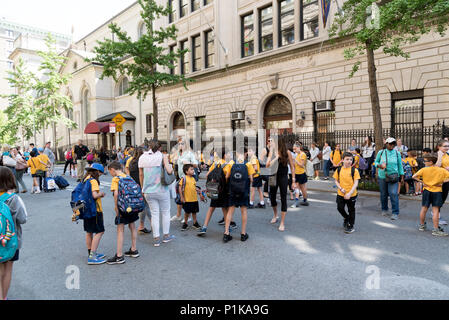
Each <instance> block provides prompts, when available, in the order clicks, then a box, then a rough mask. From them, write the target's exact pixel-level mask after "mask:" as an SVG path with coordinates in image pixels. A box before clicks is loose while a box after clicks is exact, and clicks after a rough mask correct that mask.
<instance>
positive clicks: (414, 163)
mask: <svg viewBox="0 0 449 320" xmlns="http://www.w3.org/2000/svg"><path fill="white" fill-rule="evenodd" d="M402 161H403V162H404V164H405V163H407V162H408V164H409V165H410V167H412V172H413V174H415V173H416V168H417V167H418V162H417V161H416V159H415V158H411V157H407V158H405V159H404V160H402Z"/></svg>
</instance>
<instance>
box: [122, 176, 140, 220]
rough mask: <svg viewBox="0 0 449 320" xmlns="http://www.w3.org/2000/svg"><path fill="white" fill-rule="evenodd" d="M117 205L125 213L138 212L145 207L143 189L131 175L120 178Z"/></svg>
mask: <svg viewBox="0 0 449 320" xmlns="http://www.w3.org/2000/svg"><path fill="white" fill-rule="evenodd" d="M117 207H118V209H119V210H120V211H121V212H123V213H125V214H126V213H129V214H131V213H138V212H142V211H143V209H144V208H145V201H144V199H143V195H142V189H141V188H140V186H139V185H138V184H137V183H136V182H135V181H134V179H133V178H131V177H130V176H126V177H123V178H120V180H119V182H118V198H117Z"/></svg>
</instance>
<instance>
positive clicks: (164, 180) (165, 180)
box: [161, 157, 176, 186]
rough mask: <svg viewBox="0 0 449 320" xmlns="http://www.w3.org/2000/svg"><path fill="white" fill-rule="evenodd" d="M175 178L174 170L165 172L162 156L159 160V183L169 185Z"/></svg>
mask: <svg viewBox="0 0 449 320" xmlns="http://www.w3.org/2000/svg"><path fill="white" fill-rule="evenodd" d="M175 180H176V177H175V172H174V171H173V172H172V173H171V174H168V173H167V170H165V166H164V157H162V161H161V184H162V185H163V186H169V185H171V184H172V183H173V182H174V181H175Z"/></svg>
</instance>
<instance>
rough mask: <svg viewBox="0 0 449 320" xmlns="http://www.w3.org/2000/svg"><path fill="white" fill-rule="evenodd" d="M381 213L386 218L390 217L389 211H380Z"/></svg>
mask: <svg viewBox="0 0 449 320" xmlns="http://www.w3.org/2000/svg"><path fill="white" fill-rule="evenodd" d="M382 215H383V216H384V217H387V218H388V217H391V213H389V212H388V211H382Z"/></svg>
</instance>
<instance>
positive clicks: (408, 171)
mask: <svg viewBox="0 0 449 320" xmlns="http://www.w3.org/2000/svg"><path fill="white" fill-rule="evenodd" d="M402 167H403V168H404V179H405V180H410V179H411V178H412V177H413V172H412V166H411V165H410V163H408V161H407V162H405V163H404V162H403V163H402Z"/></svg>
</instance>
